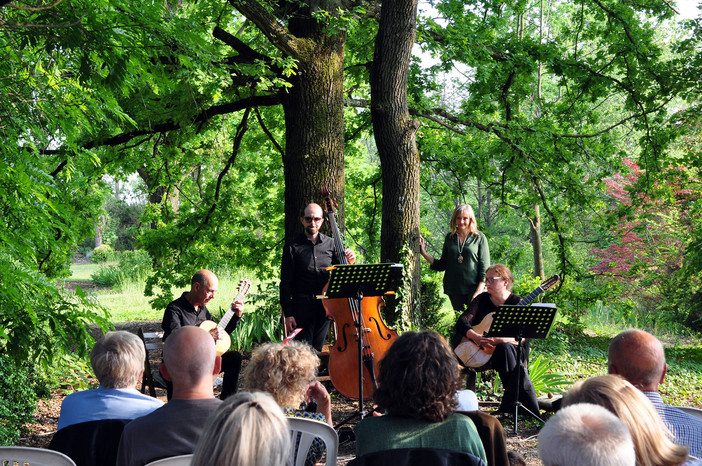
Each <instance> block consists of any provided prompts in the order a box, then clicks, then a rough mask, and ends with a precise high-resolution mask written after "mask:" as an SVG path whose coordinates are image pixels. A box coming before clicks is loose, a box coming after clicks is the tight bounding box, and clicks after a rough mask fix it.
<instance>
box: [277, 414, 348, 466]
mask: <svg viewBox="0 0 702 466" xmlns="http://www.w3.org/2000/svg"><path fill="white" fill-rule="evenodd" d="M288 428H289V429H290V439H291V446H290V457H289V464H291V465H293V466H304V465H305V459H306V458H307V452H308V451H309V449H310V446H311V445H312V442H314V440H315V439H316V438H321V439H322V441H323V442H324V445H325V446H326V447H327V463H326V464H328V465H336V458H337V455H338V451H339V436H338V435H337V434H336V431H335V430H334V429H333V428H332V427H331V426H329V424H325V423H324V422H321V421H315V420H314V419H303V418H288ZM298 436H299V439H300V441H299V443H298V441H297V439H298Z"/></svg>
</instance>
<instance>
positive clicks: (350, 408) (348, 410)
mask: <svg viewBox="0 0 702 466" xmlns="http://www.w3.org/2000/svg"><path fill="white" fill-rule="evenodd" d="M116 327H117V328H118V329H119V330H127V331H130V332H133V333H136V332H137V329H139V328H140V327H142V328H144V329H145V330H150V331H157V330H160V322H158V321H141V322H138V321H137V322H129V323H124V324H119V325H116ZM246 362H247V359H246V355H245V359H244V364H246ZM155 363H156V361H152V365H153V364H155ZM92 383H97V381H96V380H93V381H92ZM325 384H327V389H328V390H329V392H330V394H331V395H332V417H333V418H334V419H335V420H337V421H339V420H341V419H345V418H347V417H349V416H351V415H352V414H353V413H354V412H356V410H357V407H358V404H357V401H355V400H350V399H348V398H345V397H343V396H341V395H340V394H339V393H338V392H336V390H334V388H333V386H331V384H329V383H328V382H326V383H325ZM156 394H157V397H158V398H160V399H162V400H163V401H166V393H165V390H161V389H157V390H156ZM65 396H66V394H64V393H62V391H60V390H56V391H54V392H53V393H52V397H51V398H49V399H42V400H39V402H38V404H37V412H36V413H35V415H34V421H33V422H32V423H30V424H27V425H26V426H25V428H24V429H23V434H22V438H21V439H20V441H19V442H18V443H17V445H24V446H32V447H40V448H46V447H48V445H49V442H50V441H51V438H52V437H53V434H54V433H55V432H56V426H57V423H58V417H59V414H60V412H61V402H62V401H63V398H65ZM366 407H367V405H366ZM486 410H489V409H486ZM498 418H499V419H500V421H501V422H502V424H503V426H504V427H505V432H506V434H507V443H508V449H510V450H516V451H518V452H520V453H521V454H522V455H524V457H525V458H526V461H527V464H528V465H530V466H531V465H541V461H539V459H538V453H537V451H536V437H535V436H536V435H537V434H538V431H539V426H538V425H537V423H536V422H534V421H530V420H527V421H525V420H524V419H522V418H520V420H519V424H518V434H514V433H513V429H514V428H513V422H512V416H505V415H502V414H499V415H498ZM357 422H358V419H352V420H351V421H350V422H349V424H347V425H348V426H349V427H354V426H355V425H356V423H357ZM343 437H344V436H343V435H342V443H341V444H340V446H339V463H338V464H340V465H345V464H346V463H347V462H348V461H350V460H351V459H353V458H354V456H355V454H354V452H355V448H356V445H355V442H354V441H353V440H346V441H344V439H343Z"/></svg>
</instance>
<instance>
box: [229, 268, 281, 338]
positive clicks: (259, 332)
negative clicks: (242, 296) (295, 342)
mask: <svg viewBox="0 0 702 466" xmlns="http://www.w3.org/2000/svg"><path fill="white" fill-rule="evenodd" d="M260 289H261V292H260V293H251V294H249V297H248V299H247V301H248V303H249V304H247V307H249V306H251V307H253V308H255V311H254V312H246V313H245V314H244V316H243V318H242V319H241V322H239V325H238V326H237V328H236V330H235V331H234V332H232V342H233V343H234V347H235V348H236V349H238V350H239V351H247V352H248V351H251V348H252V347H253V346H254V345H255V344H258V343H266V342H269V341H281V340H282V339H283V324H282V318H281V316H282V314H281V310H280V299H279V297H278V296H279V294H278V282H277V281H271V282H268V283H265V284H262V285H261V286H260ZM222 314H223V312H222Z"/></svg>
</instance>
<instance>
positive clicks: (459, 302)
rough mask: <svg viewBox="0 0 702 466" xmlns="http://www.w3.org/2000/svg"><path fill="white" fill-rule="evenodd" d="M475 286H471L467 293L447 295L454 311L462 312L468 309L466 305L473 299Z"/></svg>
mask: <svg viewBox="0 0 702 466" xmlns="http://www.w3.org/2000/svg"><path fill="white" fill-rule="evenodd" d="M476 288H477V286H473V287H471V288H470V289H469V290H468V291H469V293H468V294H450V295H448V298H449V301H451V307H452V308H453V310H454V311H458V312H463V311H465V310H466V309H468V305H469V304H470V302H471V301H473V294H474V293H475V289H476Z"/></svg>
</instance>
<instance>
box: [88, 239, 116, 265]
mask: <svg viewBox="0 0 702 466" xmlns="http://www.w3.org/2000/svg"><path fill="white" fill-rule="evenodd" d="M114 259H115V250H114V249H112V246H110V245H109V244H103V245H101V246H98V247H96V248H95V249H93V262H96V263H98V264H103V263H105V262H110V261H113V260H114Z"/></svg>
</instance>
